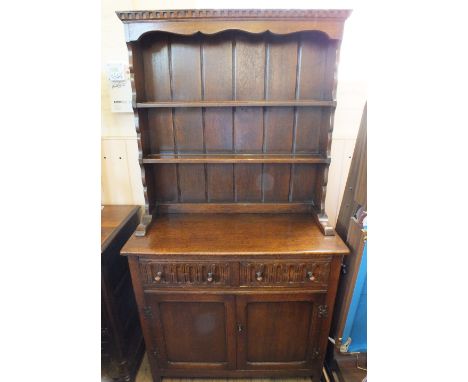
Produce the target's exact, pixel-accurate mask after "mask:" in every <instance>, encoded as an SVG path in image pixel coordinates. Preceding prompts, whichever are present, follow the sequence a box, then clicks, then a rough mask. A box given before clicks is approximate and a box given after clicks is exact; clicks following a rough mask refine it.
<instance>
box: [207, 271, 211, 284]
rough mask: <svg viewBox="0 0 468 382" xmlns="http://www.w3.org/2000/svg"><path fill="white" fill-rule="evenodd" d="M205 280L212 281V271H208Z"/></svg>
mask: <svg viewBox="0 0 468 382" xmlns="http://www.w3.org/2000/svg"><path fill="white" fill-rule="evenodd" d="M206 281H208V282H209V283H211V282H213V272H208V277H207V278H206Z"/></svg>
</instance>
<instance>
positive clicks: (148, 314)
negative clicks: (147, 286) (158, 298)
mask: <svg viewBox="0 0 468 382" xmlns="http://www.w3.org/2000/svg"><path fill="white" fill-rule="evenodd" d="M143 314H144V316H145V318H153V311H152V310H151V306H145V307H144V308H143Z"/></svg>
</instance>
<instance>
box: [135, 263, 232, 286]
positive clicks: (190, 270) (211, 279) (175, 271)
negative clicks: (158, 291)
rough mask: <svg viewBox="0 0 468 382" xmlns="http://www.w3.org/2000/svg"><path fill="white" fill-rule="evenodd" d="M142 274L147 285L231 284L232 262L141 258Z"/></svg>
mask: <svg viewBox="0 0 468 382" xmlns="http://www.w3.org/2000/svg"><path fill="white" fill-rule="evenodd" d="M139 267H140V274H141V277H142V280H143V283H144V284H145V286H146V287H174V286H198V287H200V286H229V285H231V284H232V273H233V272H232V265H231V263H227V262H226V263H214V262H190V263H187V262H170V263H169V262H156V261H146V260H141V261H140V264H139Z"/></svg>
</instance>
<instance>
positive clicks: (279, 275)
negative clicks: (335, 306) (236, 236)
mask: <svg viewBox="0 0 468 382" xmlns="http://www.w3.org/2000/svg"><path fill="white" fill-rule="evenodd" d="M329 274H330V262H329V261H306V262H301V261H291V262H281V261H274V262H270V261H266V262H241V264H240V285H241V286H262V285H265V286H286V287H287V286H299V287H312V288H324V289H326V288H327V284H328V277H329Z"/></svg>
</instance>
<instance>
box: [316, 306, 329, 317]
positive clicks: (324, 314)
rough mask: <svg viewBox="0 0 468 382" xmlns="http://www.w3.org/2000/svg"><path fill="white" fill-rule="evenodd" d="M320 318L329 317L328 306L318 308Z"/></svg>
mask: <svg viewBox="0 0 468 382" xmlns="http://www.w3.org/2000/svg"><path fill="white" fill-rule="evenodd" d="M318 316H319V318H326V317H328V306H326V305H319V307H318Z"/></svg>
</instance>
